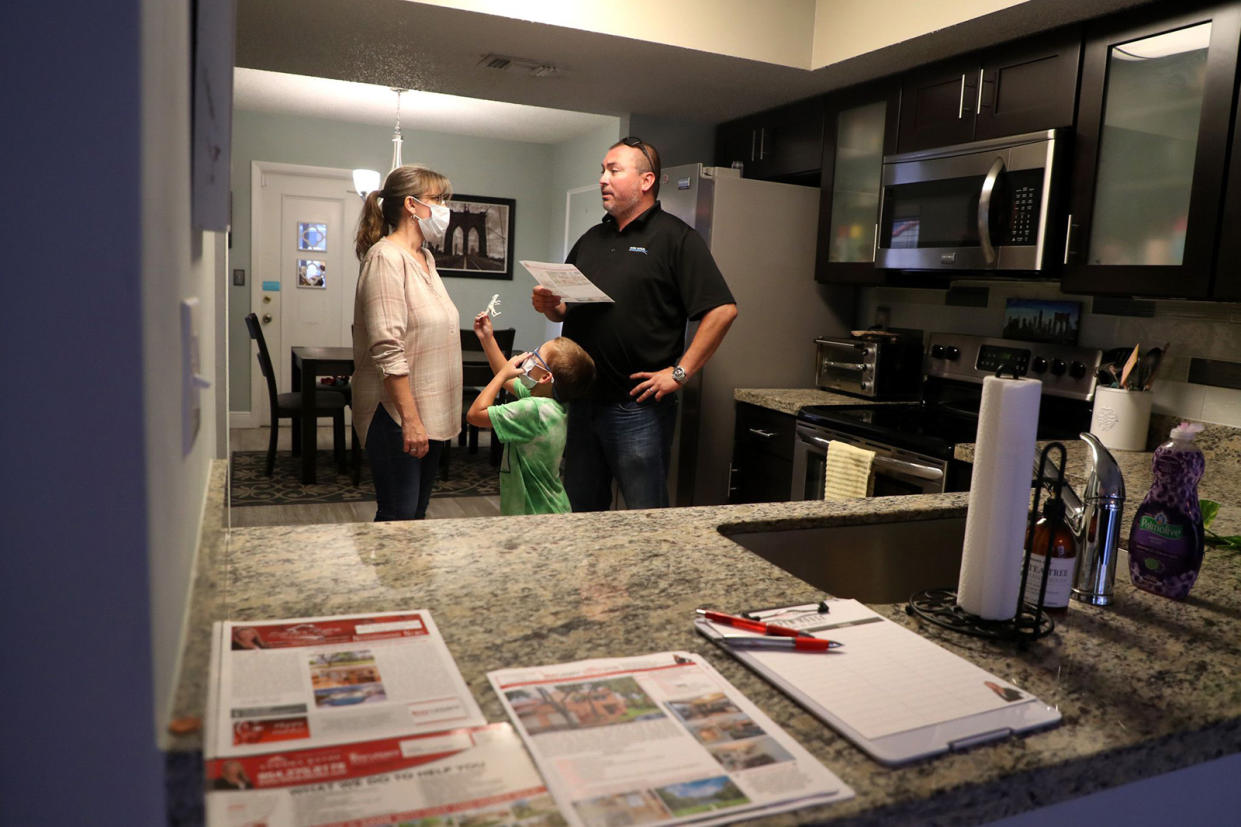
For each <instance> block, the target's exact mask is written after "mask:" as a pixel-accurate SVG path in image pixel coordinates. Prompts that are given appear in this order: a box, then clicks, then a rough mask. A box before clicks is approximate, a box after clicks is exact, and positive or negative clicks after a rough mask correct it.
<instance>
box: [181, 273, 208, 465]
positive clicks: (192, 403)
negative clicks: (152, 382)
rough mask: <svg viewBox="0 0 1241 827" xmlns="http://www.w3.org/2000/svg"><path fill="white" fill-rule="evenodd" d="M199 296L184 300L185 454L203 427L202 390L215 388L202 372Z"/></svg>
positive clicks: (182, 317)
mask: <svg viewBox="0 0 1241 827" xmlns="http://www.w3.org/2000/svg"><path fill="white" fill-rule="evenodd" d="M201 315H202V314H201V313H200V311H199V306H198V298H197V297H195V296H191V297H190V298H188V299H182V300H181V453H182V454H183V455H187V454H189V453H190V451H191V449H193V447H194V440H195V439H196V438H197V437H198V431H199V428H201V427H202V418H203V412H202V402H201V400H200V395H201V394H200V392H201V391H202V390H203V389H204V388H209V387H211V382H209V381H208V380H207V379H206V378H204V377H203V375H202V367H201V362H200V359H199V352H198V351H199V348H198V331H199V326H200V324H201V320H200V318H199V317H200V316H201Z"/></svg>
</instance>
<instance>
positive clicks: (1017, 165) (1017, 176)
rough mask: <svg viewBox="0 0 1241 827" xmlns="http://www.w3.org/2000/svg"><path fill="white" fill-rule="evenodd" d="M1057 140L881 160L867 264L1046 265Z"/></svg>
mask: <svg viewBox="0 0 1241 827" xmlns="http://www.w3.org/2000/svg"><path fill="white" fill-rule="evenodd" d="M1064 143H1065V138H1064V136H1063V135H1061V133H1059V132H1058V131H1057V130H1054V129H1053V130H1047V131H1045V132H1031V133H1027V134H1025V135H1014V136H1011V137H1007V138H995V139H992V140H988V141H975V142H973V143H968V144H957V145H955V146H949V147H943V148H940V149H928V150H922V151H919V152H907V153H903V154H900V155H888V156H885V157H884V159H883V191H882V196H881V201H880V207H879V232H878V237H877V239H876V243H877V247H876V250H875V266H876V267H885V268H890V269H900V270H1018V271H1039V270H1043V269H1045V268H1046V267H1048V266H1050V265H1051V264H1052V262H1053V261H1054V250H1053V247H1054V245H1055V243H1056V240H1055V232H1054V230H1053V224H1055V225H1056V226H1057V227H1058V225H1059V222H1057V221H1054V219H1053V215H1052V212H1053V209H1054V205H1055V204H1056V203H1057V202H1056V199H1057V197H1058V195H1059V193H1058V192H1057V176H1058V170H1057V166H1058V164H1059V163H1060V158H1061V157H1062V156H1063V153H1064V148H1063V144H1064Z"/></svg>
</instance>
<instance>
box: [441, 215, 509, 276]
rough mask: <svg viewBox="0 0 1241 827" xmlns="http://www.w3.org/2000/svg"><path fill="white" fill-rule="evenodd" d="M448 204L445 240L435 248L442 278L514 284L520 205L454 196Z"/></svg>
mask: <svg viewBox="0 0 1241 827" xmlns="http://www.w3.org/2000/svg"><path fill="white" fill-rule="evenodd" d="M447 204H448V209H449V211H450V212H449V218H448V229H447V230H445V231H444V240H443V241H442V242H440V244H438V245H435V244H433V245H431V253H432V254H433V255H434V256H435V268H436V269H437V270H439V272H440V275H441V276H460V277H464V278H473V279H510V280H511V279H512V278H513V240H514V236H513V226H514V225H513V214H514V212H515V209H516V206H517V201H516V200H514V199H512V198H491V197H489V196H485V195H454V196H453V197H452V199H451V200H449V201H448V202H447Z"/></svg>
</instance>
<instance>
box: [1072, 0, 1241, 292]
mask: <svg viewBox="0 0 1241 827" xmlns="http://www.w3.org/2000/svg"><path fill="white" fill-rule="evenodd" d="M1166 10H1167V7H1166V6H1163V7H1161V8H1159V9H1155V10H1146V11H1143V12H1142V13H1140V14H1138V15H1135V16H1131V17H1130V18H1127V19H1130V20H1137V22H1138V23H1139V24H1140V25H1132V24H1131V25H1130V26H1129V27H1127V28H1123V27H1122V28H1120V29H1119V30H1117V31H1104V32H1101V33H1100V32H1095V33H1092V34H1090V35H1089V36H1088V38H1087V43H1086V49H1085V54H1084V57H1083V61H1082V85H1081V96H1080V100H1079V105H1078V123H1077V135H1076V138H1077V143H1078V151H1077V153H1076V160H1075V164H1074V168H1073V174H1072V178H1071V181H1070V183H1069V187H1070V190H1071V205H1070V213H1071V214H1070V216H1069V219H1068V238H1067V239H1066V244H1065V272H1064V280H1063V287H1064V289H1065V290H1066V291H1069V292H1082V293H1096V294H1116V295H1137V296H1152V297H1157V296H1168V297H1184V298H1204V297H1206V296H1207V295H1208V293H1209V291H1210V285H1211V276H1212V262H1213V258H1214V252H1215V246H1216V243H1217V240H1218V229H1217V228H1218V222H1219V211H1220V207H1221V203H1222V195H1223V179H1224V172H1225V163H1226V160H1227V154H1228V153H1227V144H1228V136H1229V129H1230V123H1229V120H1230V107H1229V106H1221V105H1220V103H1219V102H1220V101H1229V102H1231V101H1232V99H1233V93H1234V87H1235V81H1236V68H1237V50H1238V40H1239V38H1241V7H1237V6H1222V7H1219V8H1215V9H1204V10H1201V11H1198V12H1196V13H1193V14H1191V15H1182V16H1178V17H1176V18H1174V19H1168V18H1167V17H1164V18H1163V19H1160V17H1159V16H1158V15H1159V14H1160V13H1162V14H1164V15H1166V14H1167V11H1166Z"/></svg>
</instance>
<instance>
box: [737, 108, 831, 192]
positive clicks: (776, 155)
mask: <svg viewBox="0 0 1241 827" xmlns="http://www.w3.org/2000/svg"><path fill="white" fill-rule="evenodd" d="M822 152H823V102H822V99H821V98H809V99H807V100H803V101H797V102H796V103H790V104H788V105H786V106H781V107H777V108H775V109H769V110H767V111H765V112H759V113H758V114H755V115H747V116H746V117H744V118H739V119H737V120H735V121H728V122H726V123H723V124H720V125H719V126H718V127H717V128H716V131H715V163H716V165H717V166H722V167H727V166H732V165H733V164H734V163H738V162H739V163H740V164H741V174H742V175H743V176H744V177H746V178H759V179H762V180H765V181H786V182H790V183H812V184H817V183H818V181H817V173H818V171H819V162H820V158H821V156H822Z"/></svg>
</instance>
